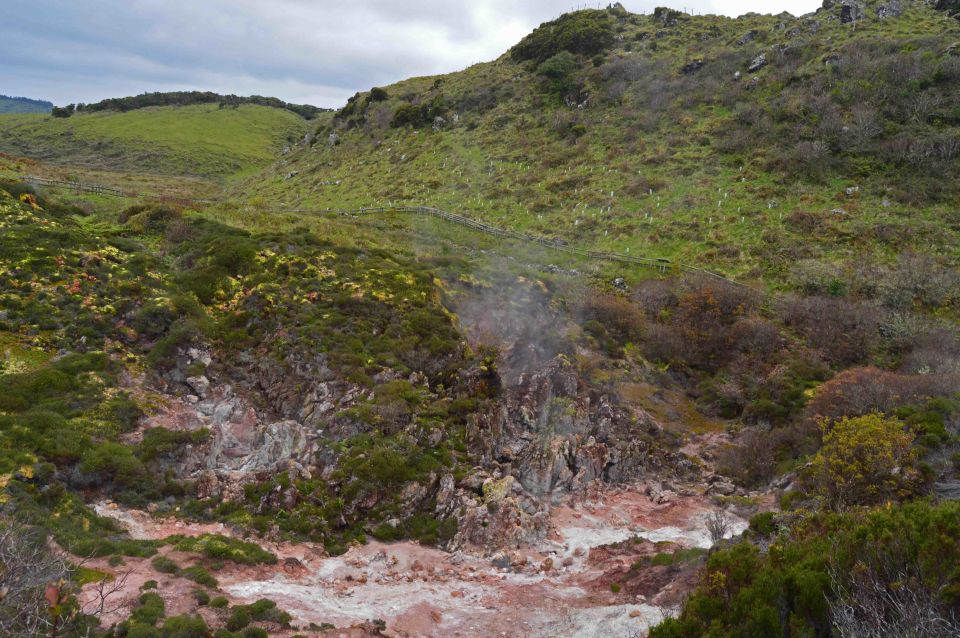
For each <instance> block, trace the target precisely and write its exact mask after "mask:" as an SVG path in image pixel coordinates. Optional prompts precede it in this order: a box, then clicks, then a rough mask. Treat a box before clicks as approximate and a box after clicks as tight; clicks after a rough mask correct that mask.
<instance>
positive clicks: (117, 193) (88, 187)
mask: <svg viewBox="0 0 960 638" xmlns="http://www.w3.org/2000/svg"><path fill="white" fill-rule="evenodd" d="M20 179H21V180H23V181H24V182H27V183H30V184H36V185H38V186H48V187H50V188H69V189H70V190H73V191H77V192H78V193H93V194H95V195H111V196H113V197H137V194H136V193H128V192H125V191H122V190H119V189H117V188H111V187H109V186H104V185H103V184H85V183H84V182H71V181H67V180H62V179H50V178H47V177H37V176H36V175H21V176H20Z"/></svg>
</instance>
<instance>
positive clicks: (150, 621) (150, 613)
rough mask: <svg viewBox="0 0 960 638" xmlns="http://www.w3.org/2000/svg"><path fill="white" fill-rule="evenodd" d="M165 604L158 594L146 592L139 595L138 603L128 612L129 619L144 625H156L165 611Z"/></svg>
mask: <svg viewBox="0 0 960 638" xmlns="http://www.w3.org/2000/svg"><path fill="white" fill-rule="evenodd" d="M166 610H167V608H166V605H165V604H164V602H163V598H161V597H160V595H159V594H154V593H152V592H148V593H145V594H141V595H140V599H139V605H138V606H137V607H136V608H134V610H133V612H132V613H131V614H130V620H131V621H133V622H137V623H143V624H145V625H151V626H153V625H156V624H157V621H158V620H160V619H161V618H163V615H164V614H165V613H166Z"/></svg>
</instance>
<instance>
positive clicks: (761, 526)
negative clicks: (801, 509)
mask: <svg viewBox="0 0 960 638" xmlns="http://www.w3.org/2000/svg"><path fill="white" fill-rule="evenodd" d="M776 516H777V515H776V513H775V512H760V513H759V514H754V515H753V516H752V517H751V518H750V531H751V532H752V533H754V534H756V535H758V536H764V537H767V536H771V535H773V533H774V532H775V531H777V525H776Z"/></svg>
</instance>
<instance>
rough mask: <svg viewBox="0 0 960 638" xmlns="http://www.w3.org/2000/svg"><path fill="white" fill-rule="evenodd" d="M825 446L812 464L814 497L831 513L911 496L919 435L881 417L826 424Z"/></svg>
mask: <svg viewBox="0 0 960 638" xmlns="http://www.w3.org/2000/svg"><path fill="white" fill-rule="evenodd" d="M821 429H822V430H823V446H822V447H821V448H820V451H819V452H817V455H816V456H815V457H814V459H813V462H812V463H811V467H810V472H809V477H808V478H809V480H810V482H811V484H812V487H813V490H814V492H816V493H817V494H818V495H819V496H821V497H822V498H823V499H824V500H825V501H826V502H827V503H828V504H829V505H830V506H831V507H834V508H838V509H839V508H843V507H847V506H850V505H860V504H870V503H877V502H880V501H883V500H886V499H891V498H901V497H903V496H906V495H908V494H909V493H910V492H912V491H913V490H914V489H915V487H916V484H917V478H918V472H917V471H916V468H915V467H914V464H915V460H916V459H915V457H914V454H913V450H912V447H911V444H912V443H913V438H914V435H913V434H912V433H911V432H909V431H908V430H907V429H906V428H905V427H904V424H903V423H902V422H901V421H899V420H898V419H895V418H888V417H884V416H883V415H881V414H879V413H876V412H874V413H872V414H867V415H864V416H859V417H854V418H847V417H844V418H841V419H839V420H837V421H834V422H829V421H823V422H821Z"/></svg>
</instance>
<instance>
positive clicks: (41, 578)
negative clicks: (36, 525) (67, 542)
mask: <svg viewBox="0 0 960 638" xmlns="http://www.w3.org/2000/svg"><path fill="white" fill-rule="evenodd" d="M80 565H82V562H81V563H80ZM77 568H78V566H71V565H70V564H69V563H68V562H67V560H66V559H65V557H63V556H62V555H60V554H59V553H57V552H54V551H52V550H51V548H50V546H49V545H48V544H47V540H46V537H45V536H44V535H43V534H41V533H39V532H37V531H36V530H33V529H31V528H29V527H26V526H24V525H22V524H20V523H18V522H16V521H9V520H5V519H0V636H4V638H7V637H9V638H36V637H37V636H53V637H55V636H66V635H72V634H77V633H82V632H83V631H84V630H86V629H88V628H89V627H91V626H95V625H96V622H97V621H96V618H97V617H99V616H102V615H103V614H109V613H113V612H115V611H116V610H117V609H119V608H120V606H121V605H122V600H120V599H119V598H117V597H116V596H115V594H117V593H118V592H119V591H120V590H121V589H122V588H123V586H124V584H125V582H126V579H127V577H128V576H129V572H128V573H126V574H121V575H118V576H117V577H113V576H110V575H106V574H104V575H103V578H101V579H100V580H98V581H96V582H95V583H94V584H93V585H92V591H91V593H92V596H91V598H90V601H89V602H88V603H87V604H85V605H82V606H81V605H80V604H79V603H78V601H77V599H76V596H75V594H76V593H77V591H78V590H77V587H76V583H75V582H74V581H73V580H71V576H72V575H73V572H74V571H75V570H76V569H77Z"/></svg>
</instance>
